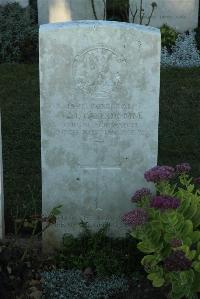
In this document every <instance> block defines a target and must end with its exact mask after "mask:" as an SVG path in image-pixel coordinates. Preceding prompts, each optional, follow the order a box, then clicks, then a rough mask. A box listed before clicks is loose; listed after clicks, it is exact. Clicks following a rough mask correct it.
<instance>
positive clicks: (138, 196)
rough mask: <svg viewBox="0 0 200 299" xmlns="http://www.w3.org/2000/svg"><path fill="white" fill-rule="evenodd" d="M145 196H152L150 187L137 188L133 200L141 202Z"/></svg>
mask: <svg viewBox="0 0 200 299" xmlns="http://www.w3.org/2000/svg"><path fill="white" fill-rule="evenodd" d="M145 196H151V191H150V190H149V189H148V188H142V189H139V190H137V191H136V192H135V193H134V195H133V196H132V198H131V201H132V202H139V201H140V200H141V199H142V198H144V197H145Z"/></svg>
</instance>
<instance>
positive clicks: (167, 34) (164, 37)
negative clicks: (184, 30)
mask: <svg viewBox="0 0 200 299" xmlns="http://www.w3.org/2000/svg"><path fill="white" fill-rule="evenodd" d="M160 32H161V43H162V48H163V47H166V48H167V50H171V48H172V46H174V45H175V43H176V39H177V37H178V33H177V32H176V30H175V29H173V28H172V27H170V26H168V25H167V24H164V25H162V26H161V27H160Z"/></svg>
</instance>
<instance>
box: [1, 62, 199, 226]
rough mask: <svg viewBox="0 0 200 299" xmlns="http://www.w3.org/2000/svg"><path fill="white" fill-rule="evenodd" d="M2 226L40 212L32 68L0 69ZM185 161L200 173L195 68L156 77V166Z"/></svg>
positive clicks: (36, 91)
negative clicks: (158, 89)
mask: <svg viewBox="0 0 200 299" xmlns="http://www.w3.org/2000/svg"><path fill="white" fill-rule="evenodd" d="M0 74H1V75H0V99H1V107H2V108H1V109H2V130H3V132H2V133H3V157H4V184H5V202H6V219H7V227H8V228H9V226H8V224H9V223H11V221H10V220H11V216H12V215H16V213H17V212H19V213H20V214H21V213H32V212H33V211H34V210H35V209H36V210H38V211H40V208H41V175H40V119H39V79H38V66H37V65H0ZM183 161H187V162H190V163H191V165H192V166H193V175H195V176H197V175H198V174H200V69H188V70H181V69H174V70H172V69H171V70H170V69H168V70H162V72H161V96H160V125H159V163H160V164H163V163H164V164H170V165H174V164H176V163H179V162H183Z"/></svg>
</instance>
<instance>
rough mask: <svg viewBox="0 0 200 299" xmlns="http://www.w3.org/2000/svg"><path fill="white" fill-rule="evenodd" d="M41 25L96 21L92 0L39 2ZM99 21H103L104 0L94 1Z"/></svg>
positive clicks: (50, 0) (41, 0) (39, 0)
mask: <svg viewBox="0 0 200 299" xmlns="http://www.w3.org/2000/svg"><path fill="white" fill-rule="evenodd" d="M37 1H38V22H39V24H47V23H55V22H65V21H73V20H87V19H88V20H93V19H95V16H94V13H93V10H92V5H91V0H37ZM94 4H95V11H96V13H97V17H98V19H103V16H104V5H103V1H102V0H94Z"/></svg>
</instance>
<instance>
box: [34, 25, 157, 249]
mask: <svg viewBox="0 0 200 299" xmlns="http://www.w3.org/2000/svg"><path fill="white" fill-rule="evenodd" d="M159 80H160V32H159V30H158V29H155V28H150V27H145V26H139V25H133V24H127V23H118V22H104V21H98V22H95V21H87V22H84V21H82V22H81V21H80V22H66V23H60V24H48V25H42V26H40V87H41V130H42V179H43V213H44V214H48V213H49V212H50V210H51V209H52V208H53V207H54V206H56V205H58V204H63V208H62V217H60V219H59V220H58V222H57V224H56V226H55V227H52V229H50V230H49V231H47V232H46V233H45V234H44V241H45V244H46V245H47V246H50V247H51V246H55V245H56V243H58V242H59V241H60V240H61V237H62V235H63V233H72V234H74V235H76V234H77V233H78V232H79V225H78V223H79V222H80V220H84V221H87V222H88V223H89V224H90V225H91V227H93V228H94V229H97V227H98V226H99V225H102V224H103V223H105V222H110V223H111V232H112V234H114V235H118V236H119V235H123V234H124V232H125V227H124V226H123V225H122V223H121V215H122V214H123V213H124V212H125V211H127V210H130V205H131V204H130V202H129V198H130V197H131V195H132V193H133V192H134V191H135V190H136V189H137V188H141V187H143V186H145V181H144V178H143V173H144V171H145V170H146V169H148V168H150V167H152V166H154V165H156V163H157V146H158V115H159Z"/></svg>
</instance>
